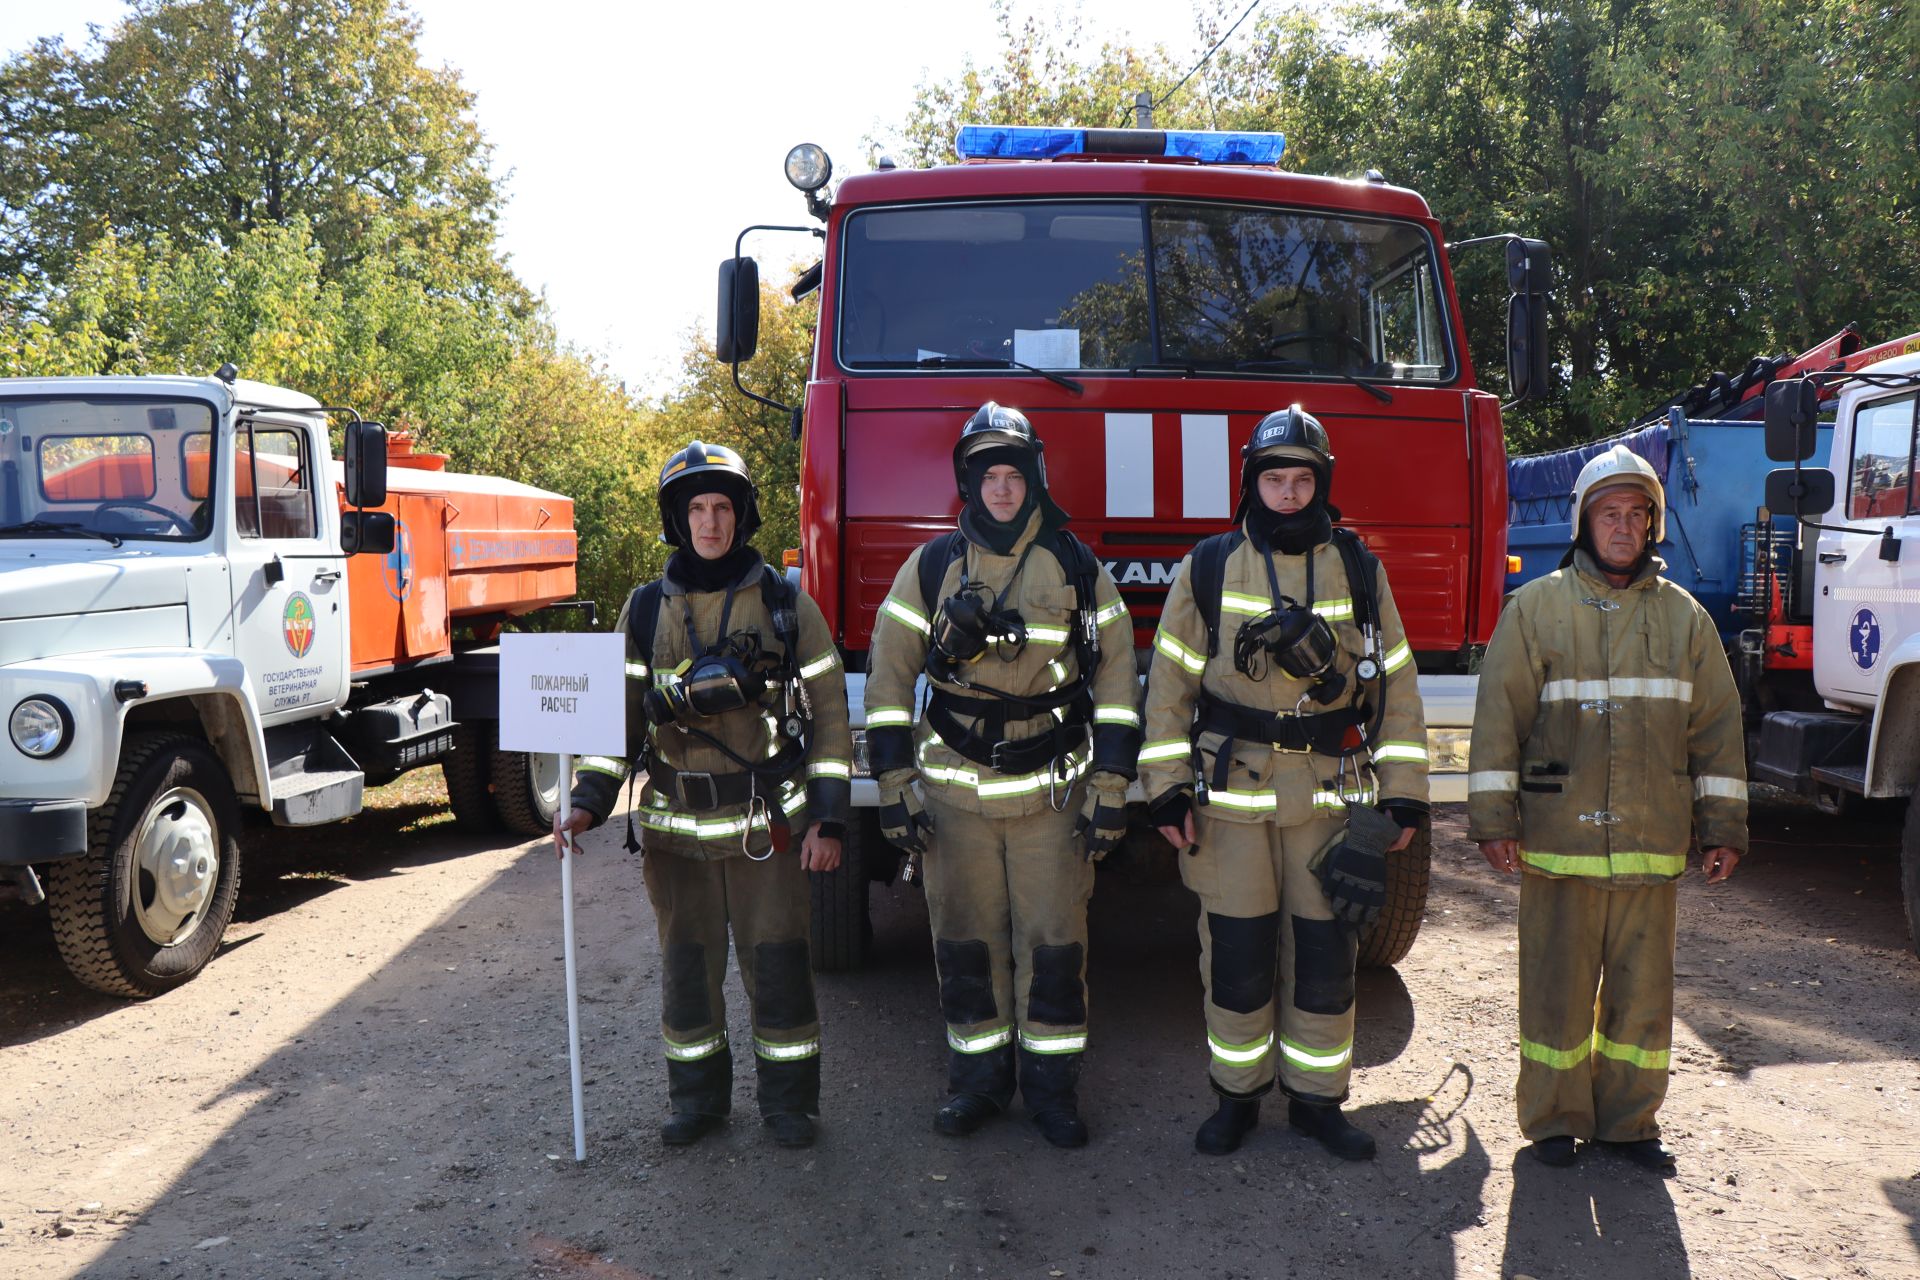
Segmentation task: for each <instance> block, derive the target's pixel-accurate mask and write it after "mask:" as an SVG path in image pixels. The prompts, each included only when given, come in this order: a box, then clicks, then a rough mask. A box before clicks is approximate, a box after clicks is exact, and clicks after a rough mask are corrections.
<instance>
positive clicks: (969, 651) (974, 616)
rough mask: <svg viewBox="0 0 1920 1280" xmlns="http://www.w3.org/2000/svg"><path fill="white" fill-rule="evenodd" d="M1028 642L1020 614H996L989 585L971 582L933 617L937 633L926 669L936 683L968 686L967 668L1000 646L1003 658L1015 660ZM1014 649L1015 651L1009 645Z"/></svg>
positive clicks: (963, 584)
mask: <svg viewBox="0 0 1920 1280" xmlns="http://www.w3.org/2000/svg"><path fill="white" fill-rule="evenodd" d="M1026 643H1027V624H1026V622H1025V621H1024V620H1023V619H1022V618H1021V617H1020V615H1019V614H1018V613H1015V612H1012V611H1005V612H995V610H994V608H993V605H992V603H989V601H988V599H987V588H986V584H984V583H978V582H968V581H967V580H966V579H965V578H964V577H963V578H962V579H961V581H960V589H959V590H958V591H955V592H954V593H953V594H952V595H950V596H948V597H947V598H946V599H945V600H942V601H941V602H940V609H939V612H938V613H936V614H935V615H934V618H933V632H932V635H931V636H930V637H929V639H928V642H927V660H926V663H925V670H926V673H927V675H928V676H929V677H930V678H931V679H934V680H942V681H945V682H947V683H949V684H965V683H966V681H965V680H963V679H961V678H960V675H961V671H962V669H963V668H965V667H968V666H971V665H973V664H974V663H976V662H978V661H980V659H981V658H984V657H985V656H986V654H987V650H988V649H990V648H996V647H998V648H999V649H1000V657H1001V658H1002V659H1003V660H1006V661H1011V660H1012V659H1013V658H1015V657H1017V656H1018V655H1019V652H1020V650H1021V649H1022V648H1024V647H1025V646H1026ZM1008 645H1011V646H1012V652H1011V653H1009V652H1007V651H1006V646H1008Z"/></svg>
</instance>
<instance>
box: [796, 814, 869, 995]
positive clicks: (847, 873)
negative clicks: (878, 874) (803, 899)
mask: <svg viewBox="0 0 1920 1280" xmlns="http://www.w3.org/2000/svg"><path fill="white" fill-rule="evenodd" d="M879 839H880V824H879V818H878V816H877V813H876V811H875V810H872V809H855V810H853V811H852V812H851V813H850V814H849V815H848V816H847V835H846V838H845V839H844V840H842V841H841V842H840V865H839V866H838V867H836V868H834V869H833V870H832V871H809V872H808V873H807V879H808V880H810V881H812V888H813V968H814V972H816V973H843V972H846V971H848V970H851V969H858V968H860V967H861V966H862V965H864V964H866V962H867V949H868V943H870V942H872V940H873V924H872V922H871V921H870V920H869V919H868V918H867V850H868V849H871V848H874V847H876V846H877V844H878V842H879Z"/></svg>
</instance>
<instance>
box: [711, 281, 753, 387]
mask: <svg viewBox="0 0 1920 1280" xmlns="http://www.w3.org/2000/svg"><path fill="white" fill-rule="evenodd" d="M714 330H715V332H714V336H713V353H714V355H716V356H718V357H719V358H720V360H721V362H722V363H724V364H739V363H740V362H741V361H743V360H751V359H753V353H754V352H755V351H756V350H758V349H759V346H760V264H759V263H757V262H755V261H754V260H753V259H752V258H728V259H727V260H726V261H725V262H723V263H721V264H720V305H719V306H718V307H717V308H716V309H715V312H714Z"/></svg>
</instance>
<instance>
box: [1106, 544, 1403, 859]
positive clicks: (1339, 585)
mask: <svg viewBox="0 0 1920 1280" xmlns="http://www.w3.org/2000/svg"><path fill="white" fill-rule="evenodd" d="M1311 554H1312V556H1313V594H1314V597H1315V599H1314V605H1313V608H1314V612H1315V613H1317V614H1319V615H1320V616H1321V617H1322V618H1324V619H1325V620H1326V621H1327V623H1328V625H1330V626H1331V627H1332V628H1333V633H1334V636H1335V638H1336V639H1337V640H1338V641H1339V651H1338V653H1337V654H1336V656H1335V658H1334V667H1335V669H1336V670H1337V671H1339V672H1340V673H1341V674H1342V675H1344V676H1345V677H1346V680H1347V684H1346V688H1345V690H1344V691H1343V692H1342V693H1341V694H1340V696H1338V697H1336V698H1335V699H1334V700H1333V701H1332V702H1331V703H1328V704H1326V705H1324V706H1323V705H1320V704H1318V703H1313V702H1308V703H1307V704H1306V706H1305V708H1303V709H1304V710H1306V711H1309V712H1315V711H1331V710H1337V709H1339V708H1342V707H1348V706H1351V705H1352V704H1353V702H1354V700H1355V699H1356V698H1357V697H1359V696H1361V693H1362V687H1361V685H1360V682H1359V681H1358V680H1357V679H1356V678H1355V676H1354V668H1355V666H1356V665H1357V664H1358V662H1359V661H1360V659H1361V657H1363V656H1364V655H1365V652H1366V650H1365V642H1364V640H1363V638H1362V636H1361V634H1360V628H1359V627H1358V626H1356V625H1355V624H1354V620H1353V619H1354V601H1353V589H1352V585H1351V583H1350V582H1349V581H1348V578H1347V568H1346V563H1345V561H1344V560H1343V559H1342V558H1341V555H1340V550H1339V548H1338V547H1335V546H1334V545H1333V544H1332V543H1330V542H1329V543H1322V544H1321V545H1319V546H1317V547H1315V548H1314V549H1313V551H1312V553H1311ZM1268 559H1269V557H1268V556H1267V555H1266V554H1265V553H1262V552H1261V551H1260V550H1259V549H1258V548H1256V547H1255V546H1254V545H1253V543H1252V541H1251V540H1247V541H1243V542H1242V543H1241V544H1240V545H1239V546H1237V547H1235V548H1234V550H1233V553H1232V554H1231V555H1229V556H1228V557H1227V561H1226V565H1225V572H1224V574H1223V577H1222V592H1221V595H1222V601H1221V607H1220V639H1219V649H1220V651H1219V652H1218V653H1216V654H1214V655H1213V656H1212V657H1211V658H1209V657H1207V624H1206V620H1205V619H1204V618H1202V617H1201V616H1200V609H1199V606H1198V605H1197V604H1196V603H1195V602H1194V598H1193V557H1192V556H1188V557H1187V558H1186V559H1185V560H1183V561H1181V563H1180V569H1179V572H1178V573H1177V574H1176V575H1175V577H1174V580H1173V589H1172V590H1171V591H1170V592H1168V594H1167V603H1166V608H1165V609H1164V610H1163V611H1162V612H1161V614H1160V629H1159V631H1158V632H1157V633H1156V634H1155V635H1154V641H1153V648H1154V653H1153V666H1152V668H1151V669H1150V670H1149V672H1148V675H1147V712H1146V721H1147V724H1146V744H1145V745H1144V746H1143V747H1141V749H1140V783H1141V786H1142V788H1143V789H1144V790H1145V791H1146V793H1147V798H1148V800H1149V801H1153V800H1158V799H1159V798H1160V797H1162V796H1164V795H1165V794H1167V793H1168V792H1169V791H1172V790H1175V789H1177V788H1181V787H1187V788H1191V787H1192V786H1193V782H1194V777H1193V739H1192V732H1191V725H1192V722H1193V714H1194V707H1195V704H1196V702H1197V701H1198V700H1199V696H1200V691H1201V689H1202V688H1204V689H1205V690H1206V691H1207V693H1209V694H1210V695H1212V696H1213V697H1215V698H1218V699H1220V700H1221V701H1223V702H1233V703H1238V704H1239V705H1241V706H1245V707H1253V708H1255V709H1257V710H1260V711H1265V712H1268V713H1273V714H1282V713H1289V714H1290V713H1292V712H1293V711H1294V710H1295V708H1296V706H1298V704H1299V703H1300V700H1301V698H1302V697H1304V696H1305V695H1306V692H1307V690H1308V688H1309V687H1310V684H1311V682H1309V681H1305V680H1295V679H1293V678H1292V677H1290V676H1288V675H1287V674H1286V673H1285V672H1284V671H1281V670H1280V669H1279V668H1278V667H1277V666H1272V665H1271V664H1269V668H1270V669H1269V670H1268V671H1267V673H1266V678H1265V679H1263V680H1255V679H1253V678H1252V677H1250V676H1246V675H1242V674H1241V673H1240V672H1239V671H1237V670H1235V669H1234V665H1233V641H1234V636H1235V635H1236V634H1237V633H1238V632H1239V630H1240V627H1241V626H1242V625H1243V624H1245V623H1246V622H1248V621H1250V620H1252V619H1253V618H1256V617H1258V616H1259V615H1261V614H1263V613H1266V612H1267V611H1268V610H1270V609H1271V608H1272V607H1273V604H1272V589H1271V587H1270V586H1269V584H1268V581H1267V568H1266V561H1267V560H1268ZM1271 560H1272V562H1273V566H1274V573H1275V577H1276V579H1277V580H1278V582H1279V585H1280V591H1281V594H1283V595H1287V596H1291V597H1292V598H1293V599H1295V600H1304V599H1306V596H1307V556H1306V555H1287V554H1283V553H1279V552H1275V553H1273V555H1272V556H1271ZM1375 587H1376V591H1377V593H1378V596H1379V600H1380V648H1381V652H1382V654H1383V655H1384V666H1385V670H1386V681H1385V690H1384V695H1383V694H1382V691H1381V688H1380V685H1379V683H1378V682H1374V681H1369V682H1367V684H1366V685H1365V687H1364V692H1365V694H1366V696H1368V697H1373V698H1379V697H1381V696H1384V698H1385V713H1384V715H1383V716H1382V717H1381V721H1380V728H1379V730H1378V731H1377V732H1376V734H1375V735H1374V739H1373V742H1372V744H1371V746H1372V752H1371V756H1372V761H1373V765H1374V770H1375V772H1376V773H1377V775H1378V778H1379V785H1378V787H1377V788H1375V787H1371V786H1366V787H1362V786H1356V785H1355V783H1354V781H1353V777H1352V774H1351V772H1349V773H1348V775H1347V776H1346V777H1345V778H1342V779H1337V778H1336V772H1337V770H1336V768H1335V765H1336V762H1335V760H1334V759H1333V758H1332V757H1329V756H1323V755H1319V754H1317V753H1308V752H1293V751H1277V750H1274V749H1273V748H1272V746H1271V745H1270V744H1268V743H1264V742H1249V741H1246V740H1243V739H1235V740H1234V744H1233V760H1232V766H1231V769H1230V771H1229V773H1228V782H1227V786H1226V787H1225V788H1224V789H1222V788H1218V787H1215V786H1213V782H1212V770H1213V766H1214V763H1215V760H1216V758H1217V754H1218V752H1219V749H1220V747H1221V746H1222V744H1223V743H1224V742H1225V736H1224V735H1222V734H1219V733H1205V734H1202V735H1201V736H1200V750H1201V754H1202V758H1203V760H1204V762H1205V765H1206V767H1207V769H1208V774H1209V776H1208V780H1207V781H1208V787H1209V790H1208V797H1207V798H1208V805H1209V812H1210V816H1212V817H1215V818H1223V819H1225V820H1227V821H1229V822H1262V821H1266V820H1268V819H1273V820H1276V821H1278V822H1279V823H1280V825H1281V826H1296V825H1298V824H1300V823H1303V822H1307V821H1310V820H1311V819H1312V818H1313V817H1314V816H1315V815H1316V814H1320V815H1324V814H1325V813H1327V812H1329V811H1332V810H1339V809H1341V808H1342V807H1343V806H1344V804H1345V802H1346V801H1347V800H1349V799H1352V800H1360V801H1365V802H1373V801H1376V800H1415V801H1419V802H1420V803H1422V804H1425V803H1426V799H1427V726H1426V712H1425V708H1424V707H1423V706H1422V705H1421V702H1420V689H1419V683H1418V674H1417V673H1416V671H1415V670H1414V664H1413V651H1412V650H1411V649H1410V648H1409V647H1408V645H1407V633H1406V631H1405V629H1404V628H1402V627H1401V625H1400V611H1399V610H1398V609H1396V608H1395V607H1394V603H1393V593H1392V592H1391V591H1390V590H1389V589H1388V587H1387V574H1386V570H1385V569H1384V568H1379V567H1376V569H1375ZM1360 759H1362V760H1365V759H1367V755H1366V754H1365V753H1363V754H1362V755H1361V757H1360ZM1336 782H1337V783H1338V785H1337V786H1336Z"/></svg>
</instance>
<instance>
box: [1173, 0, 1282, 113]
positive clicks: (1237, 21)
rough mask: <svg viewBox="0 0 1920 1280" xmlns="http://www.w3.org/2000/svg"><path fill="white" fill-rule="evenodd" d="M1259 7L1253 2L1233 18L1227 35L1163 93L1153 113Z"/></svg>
mask: <svg viewBox="0 0 1920 1280" xmlns="http://www.w3.org/2000/svg"><path fill="white" fill-rule="evenodd" d="M1259 7H1260V0H1253V3H1252V4H1250V5H1248V6H1247V10H1246V12H1245V13H1243V14H1241V15H1240V16H1239V17H1238V18H1235V19H1234V22H1233V25H1232V26H1230V27H1228V28H1227V34H1226V35H1223V36H1221V37H1220V38H1219V39H1218V40H1215V41H1214V42H1213V48H1211V49H1209V50H1207V51H1206V53H1205V54H1203V55H1201V58H1200V61H1198V62H1196V63H1194V64H1193V70H1192V71H1189V72H1187V74H1185V75H1184V76H1181V77H1180V83H1179V84H1176V85H1175V86H1173V88H1171V89H1169V90H1167V91H1166V92H1165V93H1163V94H1161V95H1160V97H1159V99H1158V100H1157V101H1155V102H1154V104H1153V109H1154V110H1155V111H1158V110H1159V109H1160V108H1161V107H1164V106H1166V105H1167V101H1168V99H1170V98H1172V97H1173V95H1174V94H1176V93H1178V92H1180V90H1181V89H1182V88H1184V87H1185V86H1186V83H1187V81H1189V80H1191V79H1193V77H1194V76H1195V75H1196V74H1198V73H1199V71H1200V68H1202V67H1204V66H1206V65H1207V63H1208V62H1209V61H1210V60H1211V59H1212V57H1213V55H1214V54H1216V53H1218V52H1220V46H1221V45H1223V44H1225V43H1226V42H1227V41H1228V40H1230V39H1232V38H1233V33H1234V32H1236V31H1238V30H1239V29H1240V24H1241V23H1243V22H1245V21H1246V20H1247V19H1248V17H1250V16H1251V15H1252V14H1253V11H1254V10H1255V9H1258V8H1259Z"/></svg>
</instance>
